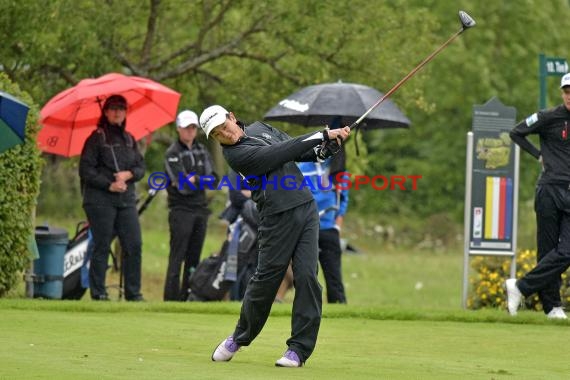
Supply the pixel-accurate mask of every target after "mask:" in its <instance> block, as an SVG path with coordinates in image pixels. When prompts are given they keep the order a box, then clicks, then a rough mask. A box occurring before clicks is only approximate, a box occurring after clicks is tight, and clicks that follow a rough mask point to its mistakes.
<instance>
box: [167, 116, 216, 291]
mask: <svg viewBox="0 0 570 380" xmlns="http://www.w3.org/2000/svg"><path fill="white" fill-rule="evenodd" d="M176 127H177V128H176V131H177V132H178V140H177V141H175V142H174V143H173V144H172V145H171V146H170V147H169V148H168V150H167V151H166V159H165V167H166V172H167V174H168V176H169V177H170V186H168V187H167V189H166V191H167V193H168V209H169V213H168V224H169V227H170V256H169V258H168V269H167V271H166V280H165V283H164V300H165V301H185V300H186V298H187V297H188V280H189V277H190V274H191V272H192V270H193V269H194V268H196V266H198V263H199V262H200V253H201V252H202V246H203V245H204V239H205V238H206V230H207V228H208V217H209V215H210V210H209V209H208V201H207V199H206V190H205V189H206V188H208V187H211V186H215V185H216V184H217V181H218V176H217V175H216V173H215V172H214V169H213V164H212V159H211V157H210V154H209V153H208V151H207V150H206V148H205V147H204V146H203V145H202V144H200V143H198V142H197V141H195V140H196V134H197V133H198V116H197V115H196V114H195V113H194V112H192V111H190V110H185V111H182V112H180V113H179V114H178V117H177V118H176ZM206 181H208V183H206ZM182 263H184V267H183V268H182ZM181 269H182V275H181V274H180V270H181ZM180 276H182V281H180Z"/></svg>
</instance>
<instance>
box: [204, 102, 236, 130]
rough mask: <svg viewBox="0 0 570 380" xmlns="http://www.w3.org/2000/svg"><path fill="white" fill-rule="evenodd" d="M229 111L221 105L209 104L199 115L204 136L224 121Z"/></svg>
mask: <svg viewBox="0 0 570 380" xmlns="http://www.w3.org/2000/svg"><path fill="white" fill-rule="evenodd" d="M227 115H229V112H228V111H227V110H226V109H225V108H224V107H222V106H218V105H215V106H210V107H208V108H206V109H205V110H204V111H203V112H202V114H201V115H200V126H201V127H202V130H203V131H204V133H205V134H206V137H208V136H209V135H210V132H212V130H213V129H214V128H216V127H218V126H220V125H222V124H224V122H225V121H226V118H227Z"/></svg>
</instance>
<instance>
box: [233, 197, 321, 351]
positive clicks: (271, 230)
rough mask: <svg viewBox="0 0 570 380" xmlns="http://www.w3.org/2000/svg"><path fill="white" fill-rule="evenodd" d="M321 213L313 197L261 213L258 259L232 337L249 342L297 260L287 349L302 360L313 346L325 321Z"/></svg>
mask: <svg viewBox="0 0 570 380" xmlns="http://www.w3.org/2000/svg"><path fill="white" fill-rule="evenodd" d="M318 236H319V216H318V213H317V207H316V204H315V202H314V201H311V202H308V203H305V204H302V205H300V206H298V207H295V208H293V209H291V210H287V211H285V212H282V213H279V214H275V215H269V216H266V217H263V218H261V221H260V224H259V235H258V237H259V262H258V265H257V270H256V272H255V274H254V275H253V277H252V278H251V279H250V280H249V283H248V285H247V289H246V291H245V295H244V298H243V303H242V307H241V313H240V317H239V321H238V323H237V326H236V329H235V331H234V334H233V336H234V340H235V342H236V343H237V344H239V345H242V346H248V345H249V344H250V343H251V342H252V341H253V340H254V339H255V337H256V336H257V335H258V334H259V333H260V332H261V329H262V328H263V326H264V325H265V322H266V321H267V317H268V316H269V312H270V311H271V306H272V305H273V301H274V300H275V295H276V294H277V290H278V289H279V285H280V284H281V281H282V280H283V277H284V275H285V272H286V271H287V267H288V266H289V261H290V260H292V262H293V273H294V284H295V298H294V300H293V311H292V316H291V318H292V321H291V337H290V338H289V339H288V340H287V342H286V343H287V346H288V347H289V349H291V350H293V351H295V352H296V353H297V354H298V355H299V358H300V359H301V360H302V361H305V360H307V358H309V356H311V354H312V352H313V350H314V349H315V344H316V342H317V335H318V332H319V327H320V324H321V313H322V288H321V286H320V284H319V282H318V278H317V268H318V263H317V262H318V258H317V257H318Z"/></svg>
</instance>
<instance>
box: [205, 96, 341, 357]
mask: <svg viewBox="0 0 570 380" xmlns="http://www.w3.org/2000/svg"><path fill="white" fill-rule="evenodd" d="M200 126H201V127H202V129H203V130H204V132H205V133H206V136H210V135H211V136H213V138H214V139H215V140H216V141H218V142H220V143H221V144H222V148H223V153H224V157H225V158H226V161H227V162H228V163H229V165H230V166H231V167H232V169H234V170H235V171H236V172H238V173H239V174H241V175H242V176H243V177H246V179H247V178H249V182H248V183H249V185H250V187H251V190H252V199H253V200H254V201H255V202H256V204H257V207H258V210H259V217H260V224H259V263H258V266H257V270H256V272H255V274H254V275H253V277H252V278H251V280H250V281H249V284H248V286H247V289H246V292H245V296H244V299H243V304H242V308H241V314H240V318H239V321H238V323H237V326H236V329H235V331H234V333H233V334H232V335H231V336H230V337H228V338H227V339H225V340H224V341H223V342H222V343H220V345H219V346H218V347H217V348H216V350H215V351H214V353H213V355H212V360H214V361H228V360H230V359H231V358H232V357H233V356H234V354H235V353H236V352H237V350H238V349H239V347H240V346H248V345H249V344H250V343H251V342H252V341H253V340H254V339H255V337H256V336H257V335H258V334H259V333H260V331H261V329H262V328H263V326H264V324H265V322H266V320H267V317H268V316H269V312H270V310H271V306H272V305H273V301H274V299H275V295H276V293H277V289H278V288H279V285H280V283H281V280H282V279H283V276H284V274H285V272H286V270H287V267H288V265H289V261H290V260H292V263H293V272H294V279H295V299H294V301H293V311H292V334H291V337H290V338H289V339H288V340H287V346H288V349H287V351H286V352H285V354H284V355H283V357H282V358H281V359H279V360H278V361H277V362H276V363H275V364H276V365H277V366H283V367H300V366H301V365H302V364H303V363H304V362H305V361H306V360H307V359H308V358H309V356H310V355H311V353H312V352H313V350H314V348H315V344H316V340H317V334H318V331H319V326H320V321H321V306H322V288H321V286H320V284H319V283H318V279H317V258H318V233H319V216H318V213H317V207H316V204H315V201H314V198H313V196H312V194H311V192H310V191H309V190H308V189H307V188H306V187H305V188H303V189H302V190H297V189H295V190H288V189H287V188H285V187H286V186H290V187H294V186H293V185H291V184H294V183H295V184H297V186H296V188H298V187H299V184H300V183H301V182H302V179H303V178H302V174H301V172H300V171H299V169H298V168H297V166H296V165H295V162H294V161H308V160H312V161H315V160H317V159H319V158H320V159H324V158H327V157H329V156H331V155H332V154H333V152H336V151H338V147H339V146H340V144H341V142H342V140H343V139H346V138H347V137H348V135H349V133H350V129H349V128H346V127H345V128H342V129H336V130H330V131H328V130H325V131H323V132H322V133H321V132H317V133H314V134H307V135H303V136H300V137H297V138H290V137H289V136H287V135H286V134H285V133H283V132H281V131H279V130H277V129H275V128H272V127H271V126H269V125H267V124H264V123H261V122H255V123H253V124H251V125H250V126H248V127H246V128H244V126H243V125H242V124H241V123H240V122H238V121H237V119H236V118H235V116H234V114H233V113H230V112H228V111H226V110H225V109H224V108H223V107H221V106H211V107H208V108H207V109H205V110H204V112H203V113H202V115H201V116H200Z"/></svg>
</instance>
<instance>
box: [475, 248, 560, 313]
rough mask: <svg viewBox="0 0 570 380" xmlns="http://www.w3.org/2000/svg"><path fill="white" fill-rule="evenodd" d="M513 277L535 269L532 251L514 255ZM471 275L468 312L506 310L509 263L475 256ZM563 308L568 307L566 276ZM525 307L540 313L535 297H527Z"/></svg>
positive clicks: (534, 255)
mask: <svg viewBox="0 0 570 380" xmlns="http://www.w3.org/2000/svg"><path fill="white" fill-rule="evenodd" d="M516 260H517V272H516V277H517V278H521V277H523V276H524V275H525V274H526V273H528V272H529V271H530V270H531V269H532V268H534V266H535V265H536V251H535V250H529V249H526V250H520V251H519V252H518V253H517V255H516ZM471 268H472V269H473V270H474V273H473V274H472V275H470V276H469V284H470V287H471V292H470V294H469V297H468V298H467V307H468V308H469V309H481V308H500V309H506V308H507V296H506V290H505V289H504V284H505V280H506V279H508V278H509V277H510V268H511V259H510V258H505V257H503V256H475V257H474V258H473V259H472V260H471ZM560 292H561V296H562V306H564V307H565V306H567V305H569V304H570V284H569V277H568V275H567V273H563V274H562V286H561V289H560ZM524 304H525V307H526V308H527V309H530V310H542V304H541V303H540V301H539V299H538V294H536V293H535V294H533V295H532V296H530V297H526V298H525V300H524Z"/></svg>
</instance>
